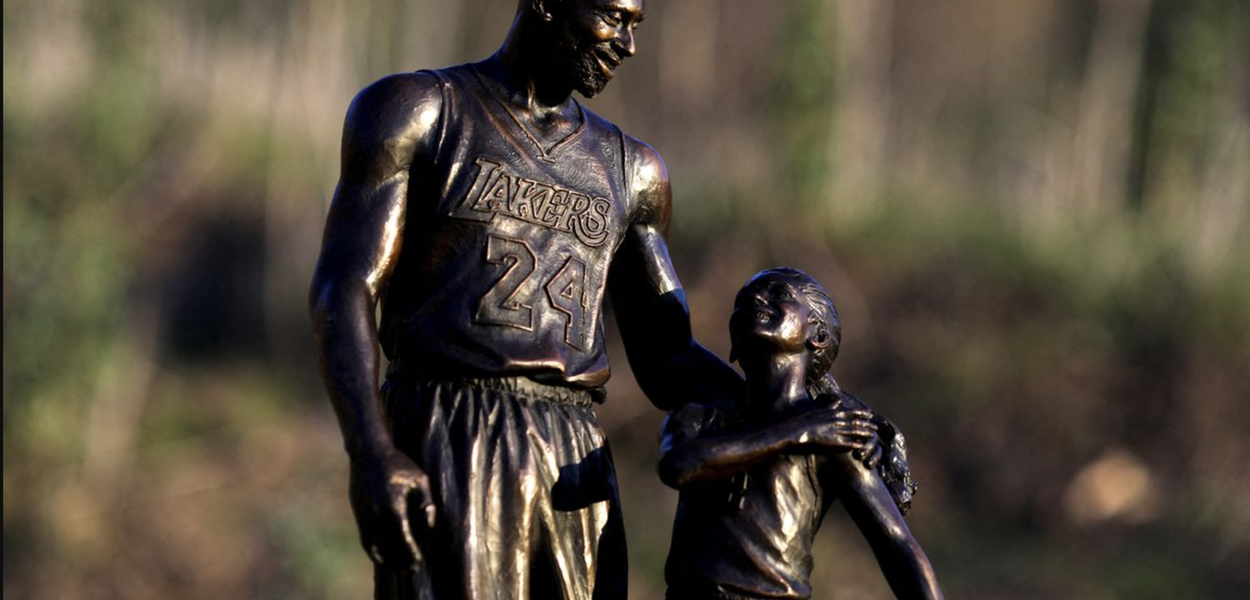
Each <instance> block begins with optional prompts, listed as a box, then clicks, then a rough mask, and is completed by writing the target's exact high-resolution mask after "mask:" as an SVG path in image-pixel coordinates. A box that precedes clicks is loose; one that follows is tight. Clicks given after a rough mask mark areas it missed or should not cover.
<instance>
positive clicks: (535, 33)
mask: <svg viewBox="0 0 1250 600" xmlns="http://www.w3.org/2000/svg"><path fill="white" fill-rule="evenodd" d="M545 25H546V24H544V23H541V22H537V21H536V20H535V18H534V17H532V16H531V15H529V14H527V13H522V14H520V15H517V18H516V20H515V21H514V22H513V23H512V29H510V30H509V31H508V35H507V36H506V37H505V38H504V41H503V45H501V46H500V47H499V50H498V51H496V52H495V54H494V55H492V56H491V57H490V58H489V59H487V60H486V61H485V63H484V66H485V67H486V70H487V73H486V74H487V75H488V76H490V77H492V78H494V79H495V80H496V81H498V82H499V83H501V84H502V85H503V86H504V87H506V88H507V89H508V91H509V92H510V96H511V97H510V98H509V100H511V101H513V102H514V103H516V104H517V105H518V107H520V108H522V109H523V110H525V111H527V112H530V113H532V114H534V116H536V117H539V118H541V117H542V116H543V115H545V114H549V113H564V112H566V111H567V109H568V108H569V107H570V105H571V103H570V102H569V100H570V99H571V97H572V94H573V89H572V86H570V85H569V84H568V82H567V77H563V76H561V74H559V73H556V72H555V71H553V69H552V67H553V66H554V65H553V64H552V62H553V61H552V60H550V58H548V57H546V56H544V52H543V48H544V46H543V45H542V44H543V43H544V42H545V39H544V38H546V37H549V36H550V33H548V32H543V31H539V29H540V28H543V27H544V26H545Z"/></svg>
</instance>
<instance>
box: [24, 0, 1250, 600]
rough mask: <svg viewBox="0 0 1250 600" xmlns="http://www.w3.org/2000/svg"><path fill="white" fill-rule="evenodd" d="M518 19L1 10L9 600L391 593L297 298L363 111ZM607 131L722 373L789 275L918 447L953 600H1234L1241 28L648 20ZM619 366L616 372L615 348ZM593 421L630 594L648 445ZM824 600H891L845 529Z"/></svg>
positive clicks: (1243, 293)
mask: <svg viewBox="0 0 1250 600" xmlns="http://www.w3.org/2000/svg"><path fill="white" fill-rule="evenodd" d="M514 6H515V4H514V2H512V1H511V0H471V1H451V0H438V1H435V0H351V1H349V0H268V1H263V2H245V1H241V0H218V1H215V2H198V1H188V0H163V1H158V0H110V1H108V2H91V1H87V0H42V1H38V2H36V1H32V0H5V2H4V42H3V44H4V46H3V56H4V431H3V433H4V503H3V505H4V589H3V592H4V596H5V597H6V598H12V599H16V600H20V599H25V598H29V599H61V598H64V599H80V598H81V599H112V598H124V599H137V600H145V599H163V598H191V599H194V598H222V597H226V598H256V599H284V598H367V597H370V594H371V571H370V567H369V563H368V561H367V559H366V558H365V555H364V553H363V552H362V551H361V550H360V548H359V546H358V543H357V540H356V533H355V528H354V523H353V521H352V518H351V514H350V510H349V508H348V504H347V500H346V485H347V463H346V457H345V455H344V453H343V451H342V445H341V444H342V442H341V438H340V436H339V432H338V429H337V425H336V423H335V421H334V417H333V413H332V411H331V409H330V405H329V402H328V401H327V399H326V397H325V393H324V391H323V390H322V387H321V385H320V381H319V379H318V376H317V373H316V369H315V357H314V353H313V349H312V339H311V333H310V331H309V324H308V317H307V312H306V293H307V286H308V282H309V279H310V275H311V271H312V267H313V264H314V261H315V260H316V255H317V252H318V246H319V242H320V234H321V226H322V224H323V222H324V215H325V212H326V208H327V205H328V201H329V197H330V194H331V192H332V190H333V187H334V185H335V181H336V178H337V176H338V144H339V135H340V128H341V125H342V118H343V114H344V112H345V110H346V108H347V105H348V103H349V102H350V101H351V99H352V97H353V95H354V94H355V92H356V91H357V90H359V89H360V88H361V87H362V86H364V85H366V84H368V83H369V82H371V81H373V80H375V79H377V78H379V77H382V76H384V75H386V74H389V73H392V72H396V71H406V70H415V69H419V68H430V67H438V66H445V65H450V64H455V63H460V62H466V61H470V60H477V59H480V58H482V57H485V56H486V55H488V54H489V53H491V52H492V51H494V49H495V48H496V47H497V46H498V44H499V42H500V41H501V40H502V38H503V35H504V33H505V32H506V30H507V28H508V26H509V24H510V22H511V17H512V14H513V11H514ZM648 13H649V18H648V19H647V22H646V23H645V24H644V25H643V27H642V28H641V29H640V30H639V34H638V47H639V53H638V56H637V57H635V58H634V59H632V60H630V61H628V62H626V64H625V65H624V66H623V67H622V68H621V70H620V71H619V72H618V77H617V80H616V81H614V82H613V83H612V84H611V85H609V87H608V88H607V90H606V91H605V92H604V93H603V94H602V95H601V97H597V98H595V99H593V100H591V101H589V102H588V103H587V104H588V105H589V106H591V107H592V108H593V109H594V110H595V111H597V112H599V113H600V114H602V115H604V116H605V117H607V118H608V119H610V120H612V121H614V122H616V123H618V124H620V125H621V126H622V128H623V129H624V130H625V131H627V132H629V133H631V134H633V135H634V136H636V137H638V138H640V139H642V140H645V141H647V142H649V143H651V144H652V145H653V146H655V147H656V148H657V149H658V150H659V151H660V152H661V153H662V154H663V155H664V157H665V158H666V160H667V161H668V166H669V170H670V173H671V176H672V181H673V189H674V197H675V217H674V224H673V233H672V237H671V249H672V255H673V259H674V262H675V263H676V265H677V268H678V271H679V273H680V274H681V276H682V279H683V282H684V284H685V286H686V288H687V291H688V294H689V297H690V302H691V307H692V311H693V314H694V319H695V327H696V333H697V335H698V336H699V338H700V339H701V340H702V341H703V342H704V343H705V344H706V345H707V346H709V347H710V348H712V349H713V350H714V351H716V352H717V353H718V354H720V355H721V356H725V355H726V354H727V352H728V340H727V334H726V331H725V329H726V323H727V320H728V314H729V308H730V304H731V302H732V298H733V294H734V292H735V291H736V290H737V288H738V286H740V285H741V283H742V282H743V281H744V280H745V279H746V278H747V277H748V276H749V275H751V274H752V273H754V272H755V271H757V270H759V269H761V268H764V267H769V266H774V265H780V264H785V265H792V266H796V267H799V268H801V269H804V270H807V271H808V272H810V273H812V274H813V275H815V276H816V277H817V278H818V279H819V280H821V281H822V282H823V283H824V284H825V286H826V287H827V288H828V289H829V290H830V291H831V293H832V295H833V297H834V300H835V302H836V303H837V304H838V307H839V309H840V311H841V313H842V319H843V323H844V327H845V334H844V339H843V346H842V352H841V356H840V358H839V360H838V362H837V363H836V364H835V365H834V373H835V375H836V376H837V377H838V379H839V380H840V381H841V382H842V384H843V385H844V386H845V387H846V388H847V389H849V390H851V391H853V392H855V393H856V394H858V395H859V396H861V397H862V398H864V399H865V400H866V401H868V402H869V403H871V404H873V405H874V406H875V407H876V408H877V409H878V410H880V411H882V412H884V413H885V414H887V415H889V416H891V417H892V418H893V419H894V420H895V421H896V422H897V423H899V425H900V427H901V428H902V429H903V430H904V431H905V432H906V433H907V435H908V440H909V442H910V446H911V450H912V455H913V469H914V472H915V475H916V477H917V479H918V480H919V482H920V486H921V487H920V492H919V495H918V496H917V499H916V507H915V509H914V511H913V512H912V514H911V515H910V516H909V522H910V524H911V526H912V528H913V532H914V533H915V534H916V536H917V538H918V539H919V541H920V542H921V544H922V545H923V546H924V547H925V549H926V550H927V551H928V553H929V556H930V558H931V560H932V562H933V564H934V566H935V568H936V570H937V573H938V575H939V579H940V580H941V582H942V584H943V586H944V588H945V591H946V593H947V596H948V597H950V598H967V599H973V600H989V599H1000V598H1002V599H1005V598H1012V599H1067V598H1084V599H1095V600H1097V599H1103V598H1135V599H1152V598H1160V599H1162V598H1168V599H1171V598H1188V599H1207V598H1210V599H1216V598H1225V599H1226V598H1233V597H1239V596H1240V597H1244V595H1245V594H1246V592H1247V590H1250V570H1248V569H1247V568H1246V565H1247V564H1250V502H1248V501H1247V498H1248V497H1250V467H1247V465H1250V416H1248V413H1247V410H1246V409H1247V404H1248V401H1250V374H1248V372H1250V4H1247V3H1246V2H1244V1H1240V0H1012V1H1011V2H998V1H994V0H943V1H940V2H933V1H923V0H787V1H772V2H759V1H755V2H748V1H746V0H682V1H680V2H678V1H675V0H652V1H651V2H649V6H648ZM609 335H611V336H612V339H613V340H615V339H616V338H615V332H614V331H612V330H611V329H610V331H609ZM613 365H614V366H615V367H616V377H614V378H613V380H612V383H611V386H610V395H611V399H610V400H609V402H608V404H607V405H605V406H604V407H603V408H602V410H601V416H602V419H603V421H604V422H605V425H606V426H607V427H608V429H609V435H610V438H611V439H612V443H613V446H614V448H613V451H614V454H615V456H616V459H617V462H618V469H619V476H620V480H621V488H622V491H623V495H624V497H623V501H624V509H625V517H626V522H627V524H628V526H629V536H630V548H631V567H632V569H631V578H632V582H631V597H632V598H637V599H654V598H659V597H661V595H662V593H663V580H662V566H663V561H664V558H665V555H666V553H667V548H668V541H669V540H668V535H669V524H670V523H671V520H672V515H673V509H674V507H675V504H676V495H675V494H674V493H673V492H672V491H670V490H668V489H667V488H664V487H663V486H662V485H661V484H660V483H659V481H658V479H657V477H656V476H655V474H654V464H655V461H656V436H657V432H658V429H659V425H660V422H661V419H662V415H661V414H660V413H659V412H658V411H656V410H655V409H653V408H651V407H650V405H649V404H648V403H647V402H646V400H645V399H644V398H643V397H642V396H641V395H640V394H639V392H638V390H637V387H636V386H635V384H634V382H633V379H632V376H631V375H630V373H629V368H628V365H627V363H626V362H625V360H624V356H623V354H622V353H621V352H620V349H619V345H617V344H616V342H614V346H613ZM816 560H817V562H816V565H817V567H816V573H815V576H814V585H815V591H816V597H817V598H837V599H843V600H853V599H873V598H889V597H891V596H890V594H889V590H888V588H887V587H886V585H885V583H884V581H883V579H882V577H881V575H880V573H879V572H878V571H877V569H876V566H875V562H874V560H873V558H872V556H871V554H870V553H869V552H868V550H867V548H866V547H865V544H864V542H863V540H862V539H861V538H860V536H859V534H858V532H857V531H855V529H854V526H853V525H852V524H850V522H849V520H848V519H847V518H846V516H845V515H844V514H843V513H842V512H841V510H840V509H839V508H837V507H835V508H834V509H833V510H832V511H830V514H829V516H828V518H827V519H826V523H825V526H824V531H822V533H821V535H820V537H819V547H818V555H817V559H816Z"/></svg>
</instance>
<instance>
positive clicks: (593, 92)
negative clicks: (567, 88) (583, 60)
mask: <svg viewBox="0 0 1250 600" xmlns="http://www.w3.org/2000/svg"><path fill="white" fill-rule="evenodd" d="M611 80H612V77H611V76H609V75H605V74H598V73H590V74H587V75H584V76H581V77H578V78H577V85H576V86H574V88H573V89H575V90H577V93H579V94H581V95H582V97H584V98H594V97H595V96H598V95H599V92H602V91H603V88H606V87H608V82H609V81H611Z"/></svg>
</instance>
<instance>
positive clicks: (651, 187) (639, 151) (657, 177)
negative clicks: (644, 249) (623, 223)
mask: <svg viewBox="0 0 1250 600" xmlns="http://www.w3.org/2000/svg"><path fill="white" fill-rule="evenodd" d="M624 139H625V152H626V153H627V154H628V157H629V160H627V161H626V164H628V165H630V173H629V189H630V190H632V191H633V195H634V198H635V200H636V201H637V202H638V206H639V209H640V211H639V213H640V215H642V216H643V218H644V219H645V220H655V221H657V222H659V223H660V224H661V225H662V227H663V228H664V229H665V230H667V228H668V220H669V215H670V213H671V211H672V206H671V205H672V196H673V193H672V187H671V185H670V184H669V180H668V165H666V164H664V159H663V158H661V157H660V153H659V152H658V151H656V149H655V148H652V147H651V146H650V145H649V144H647V143H646V142H643V141H640V140H638V139H636V138H634V137H631V136H629V135H625V136H624Z"/></svg>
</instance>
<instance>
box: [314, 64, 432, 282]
mask: <svg viewBox="0 0 1250 600" xmlns="http://www.w3.org/2000/svg"><path fill="white" fill-rule="evenodd" d="M439 104H440V95H439V93H438V88H437V82H436V81H434V80H433V76H431V75H428V74H426V75H423V74H407V75H397V76H392V77H388V78H385V79H382V80H380V81H378V82H376V83H374V84H373V85H370V86H369V87H367V88H365V89H364V90H362V91H361V92H360V94H358V95H357V96H356V99H355V100H353V102H352V106H351V108H350V109H349V110H348V114H347V119H346V122H345V124H344V127H343V157H342V170H341V174H340V179H339V184H338V186H337V187H336V189H335V193H334V198H333V200H332V201H331V205H330V214H329V216H328V217H327V220H326V229H325V237H324V240H323V245H322V255H321V261H320V262H319V265H318V276H319V277H321V278H327V277H328V278H331V279H334V278H349V279H361V280H363V281H364V282H365V283H366V284H367V285H368V287H369V290H370V292H371V293H376V292H377V291H378V289H379V287H380V284H381V282H382V281H384V280H385V279H386V277H387V275H388V274H389V273H390V271H391V269H392V268H393V267H394V264H395V261H396V259H397V258H398V254H399V249H400V246H401V243H402V240H403V228H404V221H405V213H406V209H407V197H408V186H409V184H410V181H409V180H410V178H411V177H413V174H414V173H420V172H421V171H422V169H421V166H422V164H423V163H425V162H428V161H429V160H430V156H431V153H432V148H433V143H434V141H433V140H434V137H435V133H436V129H437V121H438V111H439V108H440V107H439Z"/></svg>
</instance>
